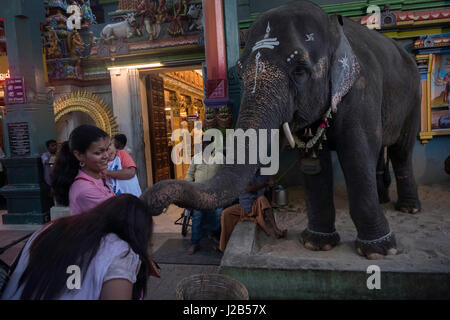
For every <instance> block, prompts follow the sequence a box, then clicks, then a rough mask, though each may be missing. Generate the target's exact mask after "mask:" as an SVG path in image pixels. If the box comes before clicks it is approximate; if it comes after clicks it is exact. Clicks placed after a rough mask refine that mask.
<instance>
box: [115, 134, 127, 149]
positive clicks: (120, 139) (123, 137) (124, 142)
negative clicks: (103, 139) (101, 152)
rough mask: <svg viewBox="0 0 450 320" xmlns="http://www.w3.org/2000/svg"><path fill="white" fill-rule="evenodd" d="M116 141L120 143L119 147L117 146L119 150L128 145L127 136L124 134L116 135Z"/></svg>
mask: <svg viewBox="0 0 450 320" xmlns="http://www.w3.org/2000/svg"><path fill="white" fill-rule="evenodd" d="M114 140H116V141H117V142H118V143H119V145H117V144H115V146H116V148H117V149H123V148H125V146H126V145H127V136H126V135H124V134H122V133H119V134H116V135H115V136H114Z"/></svg>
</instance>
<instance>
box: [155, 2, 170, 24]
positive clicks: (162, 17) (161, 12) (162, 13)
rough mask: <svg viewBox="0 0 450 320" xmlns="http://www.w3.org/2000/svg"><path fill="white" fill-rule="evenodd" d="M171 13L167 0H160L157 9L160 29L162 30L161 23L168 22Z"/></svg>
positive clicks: (157, 21)
mask: <svg viewBox="0 0 450 320" xmlns="http://www.w3.org/2000/svg"><path fill="white" fill-rule="evenodd" d="M168 12H169V8H168V7H167V3H166V0H159V5H158V8H157V9H156V23H157V24H158V25H159V26H158V27H159V28H160V29H161V23H163V22H166V21H167V13H168Z"/></svg>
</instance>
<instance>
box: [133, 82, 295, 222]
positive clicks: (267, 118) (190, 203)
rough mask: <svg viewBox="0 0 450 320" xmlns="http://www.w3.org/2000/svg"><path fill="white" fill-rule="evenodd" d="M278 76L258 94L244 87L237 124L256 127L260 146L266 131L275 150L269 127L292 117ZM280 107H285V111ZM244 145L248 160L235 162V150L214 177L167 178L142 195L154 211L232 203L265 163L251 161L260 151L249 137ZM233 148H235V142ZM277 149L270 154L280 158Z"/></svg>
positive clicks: (238, 126)
mask: <svg viewBox="0 0 450 320" xmlns="http://www.w3.org/2000/svg"><path fill="white" fill-rule="evenodd" d="M276 80H278V81H273V82H271V83H264V84H265V85H263V86H261V88H260V90H258V91H260V92H256V94H254V93H251V92H249V91H248V90H247V91H244V94H243V99H242V102H241V111H240V113H239V118H238V122H237V124H236V129H242V130H244V131H245V132H248V131H250V130H248V129H256V135H257V136H258V144H257V145H258V149H259V148H260V147H261V145H259V138H260V137H261V135H264V134H267V136H266V137H267V150H266V151H268V150H270V151H271V152H273V151H274V150H273V148H271V142H270V141H271V132H270V130H271V129H277V130H278V129H280V127H281V125H282V124H283V123H284V122H286V121H288V120H287V119H286V118H287V117H290V116H289V115H287V112H286V109H289V108H286V106H287V105H288V104H289V98H288V97H289V94H288V88H287V85H286V83H287V79H286V78H282V77H278V78H277V79H276ZM267 82H268V81H267ZM283 82H284V85H283ZM280 83H281V85H280ZM281 108H284V109H281ZM281 110H284V112H282V111H281ZM259 129H266V131H260V130H259ZM277 137H278V135H277ZM244 145H245V151H246V152H245V154H246V157H245V160H246V161H245V164H237V163H236V156H237V155H238V154H239V153H237V152H235V157H234V158H235V161H234V164H229V163H228V162H226V164H224V165H222V166H221V168H220V169H219V171H218V172H217V174H216V175H215V176H214V177H213V178H212V179H210V180H208V181H205V182H204V183H195V182H187V181H180V180H165V181H161V182H159V183H157V184H155V185H154V186H153V187H151V188H148V189H147V190H146V191H145V192H144V193H143V195H142V198H143V199H144V200H145V201H146V202H147V204H148V205H149V207H150V210H151V211H152V214H154V215H158V214H160V213H161V212H162V210H163V209H164V208H165V207H167V206H168V205H169V204H171V203H173V204H176V205H177V206H179V207H183V208H193V209H199V210H207V209H215V208H221V207H225V206H227V205H229V204H231V203H232V202H233V201H234V200H236V199H237V198H238V197H239V195H240V194H241V193H242V192H243V191H245V188H246V186H247V185H248V183H249V182H250V181H251V179H252V178H253V177H254V176H255V173H256V171H257V170H258V168H259V167H260V166H261V164H264V163H262V162H261V161H260V160H261V159H260V158H259V157H258V160H257V161H256V163H255V162H250V163H249V155H250V154H253V155H255V153H257V154H258V155H259V156H260V155H261V153H260V152H259V150H254V149H253V148H252V147H251V146H249V139H245V143H244ZM263 145H264V143H263ZM276 145H278V141H276ZM234 149H236V146H235V148H234ZM275 150H276V152H273V153H274V154H270V157H271V159H273V158H274V157H276V161H277V162H278V151H279V150H278V149H276V148H275ZM229 152H230V146H229V145H227V153H229ZM240 154H241V153H240ZM266 154H267V155H269V154H268V153H266ZM266 160H267V159H266Z"/></svg>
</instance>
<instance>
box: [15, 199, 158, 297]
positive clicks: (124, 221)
mask: <svg viewBox="0 0 450 320" xmlns="http://www.w3.org/2000/svg"><path fill="white" fill-rule="evenodd" d="M50 223H52V222H50ZM152 232H153V220H152V216H151V215H150V213H149V211H148V207H147V205H146V204H145V203H144V202H143V201H142V200H140V199H139V198H137V197H135V196H133V195H131V194H121V195H118V196H115V197H112V198H109V199H107V200H105V201H104V202H102V203H101V204H99V205H98V206H96V207H94V208H93V209H90V210H88V211H86V212H85V213H81V214H78V215H75V216H71V217H65V218H60V219H57V220H55V221H54V222H53V224H52V225H51V226H49V227H48V228H47V229H46V230H44V231H43V232H42V233H40V234H39V235H38V236H37V237H36V239H35V240H34V241H33V243H32V244H31V246H30V258H29V262H28V265H27V267H26V269H25V271H24V272H23V274H22V276H21V278H20V280H19V285H18V288H19V287H20V286H21V285H22V284H25V285H24V290H23V292H22V296H21V299H23V300H30V299H44V300H46V299H58V297H59V296H60V295H61V294H64V293H65V292H64V291H65V290H67V287H66V281H67V278H68V274H67V273H66V271H67V267H68V266H70V265H77V266H79V267H80V269H81V273H82V276H81V279H85V273H86V271H87V269H88V267H89V264H90V262H91V261H92V259H93V258H94V257H95V255H96V254H97V251H98V249H99V247H100V244H101V240H102V238H103V237H105V236H106V235H107V234H109V233H115V234H116V235H117V236H118V237H119V238H120V239H122V240H124V241H126V242H127V243H128V244H129V246H130V248H131V249H132V250H133V251H134V252H135V253H136V254H138V255H139V258H140V260H141V267H140V269H139V272H138V275H137V279H136V283H135V284H134V285H133V299H139V298H140V297H141V296H142V294H144V295H145V293H146V286H147V280H148V273H149V270H150V269H149V268H150V262H149V255H148V251H147V250H148V248H149V244H150V241H151V239H150V238H151V236H152ZM127 254H128V253H127Z"/></svg>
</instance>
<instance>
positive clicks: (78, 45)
mask: <svg viewBox="0 0 450 320" xmlns="http://www.w3.org/2000/svg"><path fill="white" fill-rule="evenodd" d="M67 45H68V49H69V53H70V57H71V58H76V57H81V56H83V50H84V47H85V44H84V41H83V39H81V36H80V34H79V33H78V31H77V29H73V30H72V32H71V33H70V34H69V36H68V37H67Z"/></svg>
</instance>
